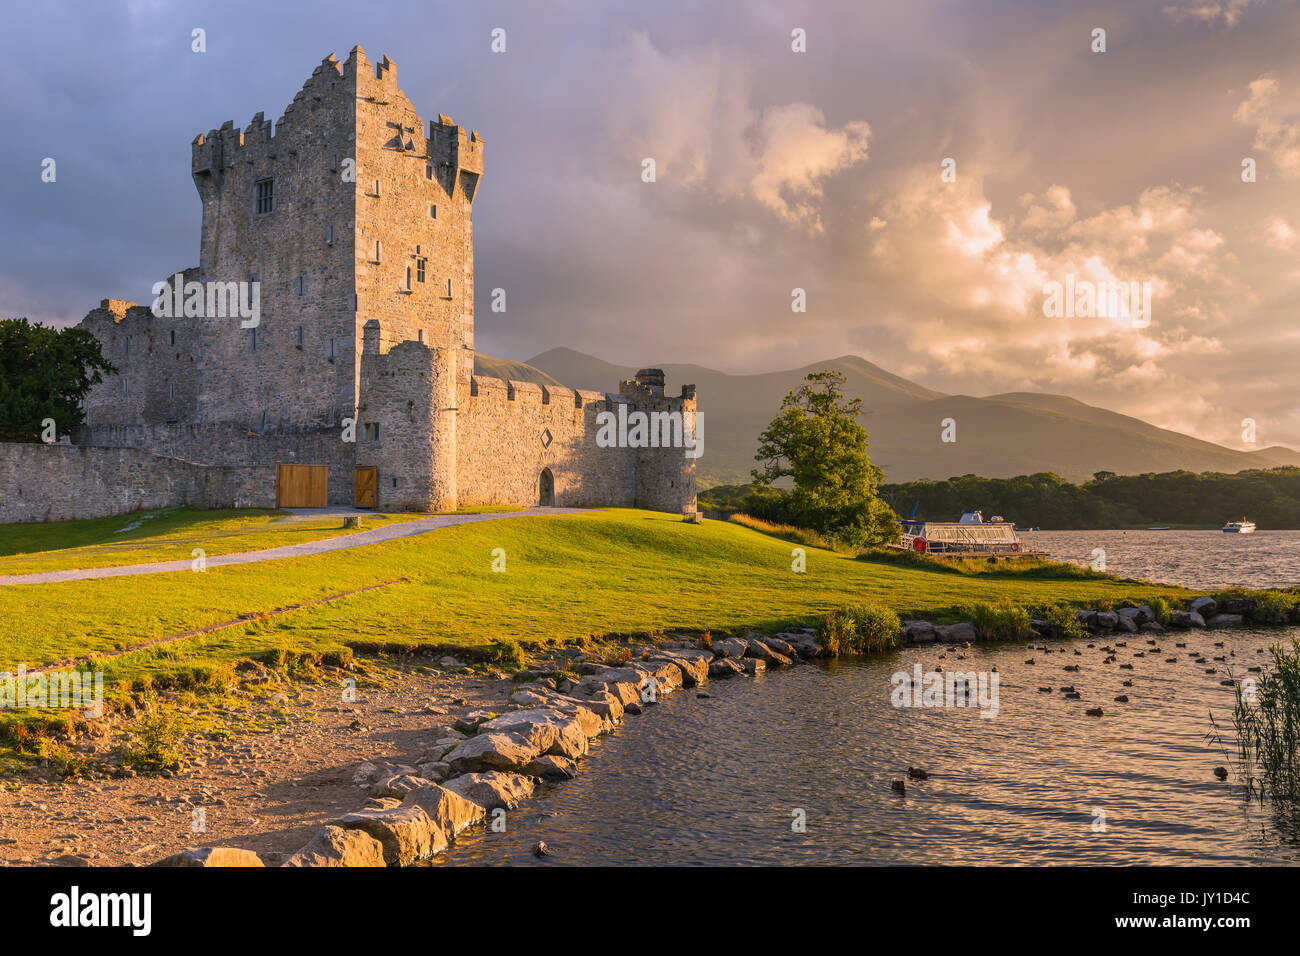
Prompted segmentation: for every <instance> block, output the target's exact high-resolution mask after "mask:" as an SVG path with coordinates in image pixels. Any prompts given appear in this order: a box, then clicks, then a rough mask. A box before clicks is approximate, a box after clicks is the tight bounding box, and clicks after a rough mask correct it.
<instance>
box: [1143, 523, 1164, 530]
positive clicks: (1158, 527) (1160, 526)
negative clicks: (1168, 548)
mask: <svg viewBox="0 0 1300 956" xmlns="http://www.w3.org/2000/svg"><path fill="white" fill-rule="evenodd" d="M1147 530H1148V531H1168V530H1169V525H1167V524H1153V525H1152V526H1151V527H1149V528H1147Z"/></svg>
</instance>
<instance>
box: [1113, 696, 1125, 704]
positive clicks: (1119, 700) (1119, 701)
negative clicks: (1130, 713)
mask: <svg viewBox="0 0 1300 956" xmlns="http://www.w3.org/2000/svg"><path fill="white" fill-rule="evenodd" d="M1115 703H1117V704H1127V703H1128V694H1120V695H1119V696H1118V697H1116V698H1115Z"/></svg>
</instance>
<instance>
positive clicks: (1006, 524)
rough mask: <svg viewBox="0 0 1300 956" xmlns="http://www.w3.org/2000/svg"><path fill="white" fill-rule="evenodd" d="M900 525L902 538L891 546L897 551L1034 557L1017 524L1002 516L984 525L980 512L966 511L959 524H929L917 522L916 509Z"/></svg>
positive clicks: (948, 554)
mask: <svg viewBox="0 0 1300 956" xmlns="http://www.w3.org/2000/svg"><path fill="white" fill-rule="evenodd" d="M899 524H901V525H902V528H903V534H902V536H901V537H900V539H899V540H898V541H897V542H896V543H894V544H891V545H890V547H891V548H894V549H895V550H898V551H912V552H915V553H917V554H925V555H934V556H939V557H944V556H953V557H1013V556H1024V555H1028V554H1030V553H1031V552H1029V551H1026V550H1025V549H1024V546H1023V545H1022V544H1021V541H1020V537H1019V536H1018V535H1017V534H1016V526H1015V523H1014V522H1011V521H1005V520H1003V519H1002V518H1001V516H1000V515H999V516H998V518H997V519H995V520H993V521H985V520H984V517H983V515H982V514H981V513H980V512H979V511H973V510H967V511H963V512H962V513H961V517H960V518H958V519H957V520H956V521H926V520H924V519H921V518H917V517H916V508H913V509H912V514H911V516H910V517H908V518H904V519H903V520H901V521H900V522H899ZM1032 553H1034V554H1040V553H1041V552H1032Z"/></svg>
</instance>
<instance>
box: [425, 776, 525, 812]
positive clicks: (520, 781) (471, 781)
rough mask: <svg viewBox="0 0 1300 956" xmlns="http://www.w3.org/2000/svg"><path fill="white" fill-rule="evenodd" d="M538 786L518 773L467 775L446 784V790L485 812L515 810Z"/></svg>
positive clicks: (454, 778)
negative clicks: (499, 809) (500, 808)
mask: <svg viewBox="0 0 1300 956" xmlns="http://www.w3.org/2000/svg"><path fill="white" fill-rule="evenodd" d="M536 786H537V784H536V782H534V780H533V778H532V777H525V776H523V775H522V774H517V773H496V772H490V773H467V774H465V775H464V776H460V777H453V778H452V779H451V780H448V781H447V782H446V788H447V789H448V790H451V791H452V792H453V793H458V794H460V795H461V796H462V797H464V798H465V799H466V800H469V801H471V802H473V803H477V804H478V805H479V806H480V807H482V808H483V809H484V810H495V809H497V808H498V807H504V808H505V809H507V810H513V809H514V808H515V807H517V806H519V804H520V803H522V802H523V801H524V800H525V799H527V798H528V797H529V796H530V795H531V794H532V792H533V789H534V788H535V787H536Z"/></svg>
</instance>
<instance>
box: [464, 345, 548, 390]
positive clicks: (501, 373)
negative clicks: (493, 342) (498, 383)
mask: <svg viewBox="0 0 1300 956" xmlns="http://www.w3.org/2000/svg"><path fill="white" fill-rule="evenodd" d="M474 374H475V375H484V376H490V377H492V378H499V379H507V380H513V381H516V382H533V383H534V384H536V385H561V384H563V383H562V382H557V381H556V380H555V379H553V378H551V376H549V375H547V374H546V373H545V372H543V371H542V370H541V369H538V368H533V366H531V365H527V364H525V363H523V362H516V361H513V360H512V359H500V358H495V357H493V356H491V355H485V354H484V353H482V352H475V353H474Z"/></svg>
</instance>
